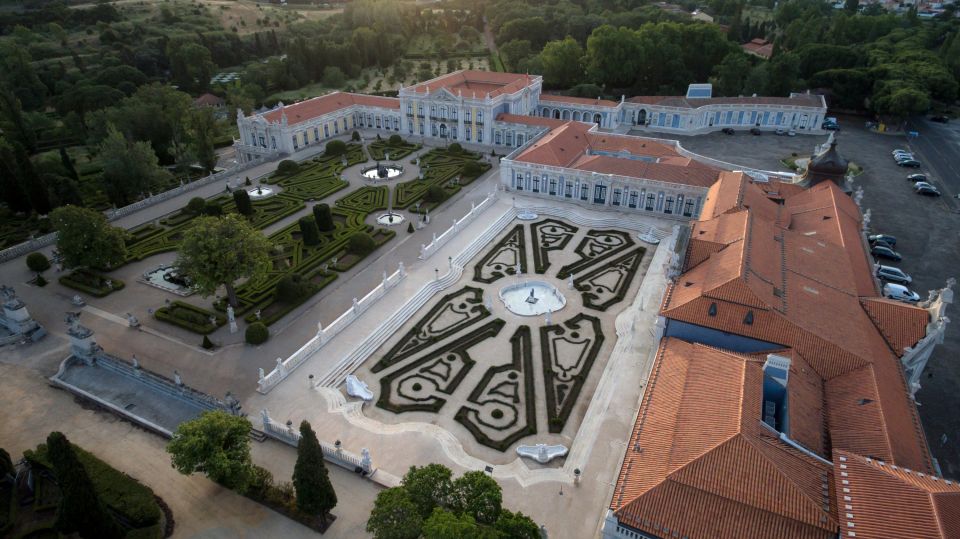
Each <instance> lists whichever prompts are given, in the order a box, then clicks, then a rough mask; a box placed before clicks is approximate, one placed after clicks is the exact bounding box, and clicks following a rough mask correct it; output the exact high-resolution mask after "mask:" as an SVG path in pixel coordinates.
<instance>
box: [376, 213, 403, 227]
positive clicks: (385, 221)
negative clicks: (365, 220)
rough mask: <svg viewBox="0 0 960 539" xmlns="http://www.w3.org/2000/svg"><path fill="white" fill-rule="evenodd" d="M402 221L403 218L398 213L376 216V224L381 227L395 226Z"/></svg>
mask: <svg viewBox="0 0 960 539" xmlns="http://www.w3.org/2000/svg"><path fill="white" fill-rule="evenodd" d="M404 221H405V219H404V217H403V216H402V215H400V214H399V213H383V214H380V215H378V216H377V224H378V225H383V226H395V225H399V224H400V223H402V222H404Z"/></svg>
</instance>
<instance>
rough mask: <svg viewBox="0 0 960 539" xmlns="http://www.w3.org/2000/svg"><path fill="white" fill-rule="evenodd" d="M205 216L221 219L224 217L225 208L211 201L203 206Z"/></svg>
mask: <svg viewBox="0 0 960 539" xmlns="http://www.w3.org/2000/svg"><path fill="white" fill-rule="evenodd" d="M203 214H204V215H210V216H212V217H219V216H221V215H223V206H221V205H220V204H218V203H216V202H214V201H212V200H211V201H210V202H207V203H205V204H204V205H203Z"/></svg>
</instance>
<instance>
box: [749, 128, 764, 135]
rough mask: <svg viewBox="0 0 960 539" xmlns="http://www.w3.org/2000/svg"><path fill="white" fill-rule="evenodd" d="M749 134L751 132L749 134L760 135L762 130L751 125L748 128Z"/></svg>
mask: <svg viewBox="0 0 960 539" xmlns="http://www.w3.org/2000/svg"><path fill="white" fill-rule="evenodd" d="M750 134H751V135H760V134H763V131H761V130H760V128H759V127H751V128H750Z"/></svg>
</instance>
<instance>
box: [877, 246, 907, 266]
mask: <svg viewBox="0 0 960 539" xmlns="http://www.w3.org/2000/svg"><path fill="white" fill-rule="evenodd" d="M870 254H872V255H873V256H875V257H877V258H887V259H890V260H893V261H896V262H899V261H901V260H903V257H902V256H900V253H898V252H896V251H894V250H893V249H891V248H889V247H886V246H884V245H879V244H877V243H875V244H873V247H872V248H870Z"/></svg>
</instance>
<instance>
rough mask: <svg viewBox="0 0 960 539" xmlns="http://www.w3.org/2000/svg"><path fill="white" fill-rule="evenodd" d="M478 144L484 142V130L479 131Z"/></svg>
mask: <svg viewBox="0 0 960 539" xmlns="http://www.w3.org/2000/svg"><path fill="white" fill-rule="evenodd" d="M477 142H483V129H479V130H477Z"/></svg>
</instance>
